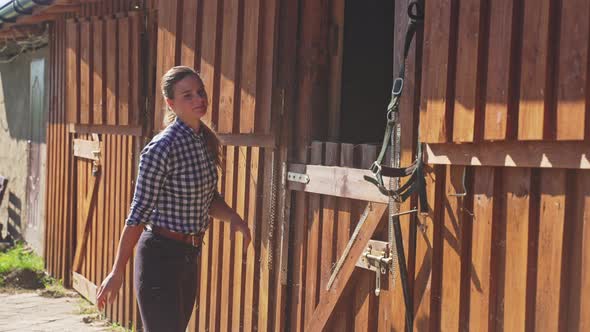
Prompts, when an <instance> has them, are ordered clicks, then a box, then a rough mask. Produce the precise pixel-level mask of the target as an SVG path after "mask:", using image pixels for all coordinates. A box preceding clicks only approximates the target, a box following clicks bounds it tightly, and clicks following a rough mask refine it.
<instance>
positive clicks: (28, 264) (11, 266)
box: [0, 243, 43, 275]
mask: <svg viewBox="0 0 590 332" xmlns="http://www.w3.org/2000/svg"><path fill="white" fill-rule="evenodd" d="M16 269H24V270H31V271H43V258H41V257H39V256H37V255H35V253H33V251H32V250H30V249H28V248H26V247H25V246H24V245H23V244H22V243H17V244H16V245H15V246H14V247H13V248H11V249H9V250H8V251H7V252H5V253H0V275H6V274H8V273H10V272H11V271H14V270H16Z"/></svg>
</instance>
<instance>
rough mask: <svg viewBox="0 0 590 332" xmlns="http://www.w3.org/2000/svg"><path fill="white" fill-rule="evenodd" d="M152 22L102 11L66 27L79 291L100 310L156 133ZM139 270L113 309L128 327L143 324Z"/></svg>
mask: <svg viewBox="0 0 590 332" xmlns="http://www.w3.org/2000/svg"><path fill="white" fill-rule="evenodd" d="M105 10H106V9H105ZM92 14H95V15H97V16H92ZM102 15H104V16H102ZM144 22H145V16H144V15H143V14H142V13H141V12H122V13H118V14H116V15H112V14H110V13H108V12H106V13H103V14H101V12H100V11H94V12H89V13H88V18H79V19H70V20H68V21H67V22H66V25H65V36H66V39H65V43H66V57H65V63H66V79H67V81H66V86H67V89H66V121H67V123H68V130H69V132H70V134H69V135H70V137H71V139H72V142H73V147H72V152H73V155H74V157H75V159H74V160H73V167H72V179H71V181H73V192H72V200H73V214H72V216H73V217H74V219H73V222H72V225H73V227H74V229H73V235H74V237H73V248H75V250H74V252H73V254H74V255H73V263H72V269H71V271H72V281H73V282H72V284H73V287H74V288H75V289H76V290H77V291H78V292H80V294H82V295H83V296H85V297H86V298H87V299H88V300H90V301H91V302H93V303H94V302H95V300H96V298H95V296H96V288H97V285H98V284H100V283H101V282H102V280H103V279H104V277H105V276H106V275H107V274H108V273H109V272H110V271H111V269H112V264H113V261H114V258H115V256H116V249H117V246H118V242H119V238H120V235H121V230H122V229H123V227H124V220H125V217H126V213H127V211H128V208H129V205H130V203H131V198H132V193H133V186H134V177H135V168H136V165H137V157H138V153H139V151H140V148H141V144H142V139H141V136H142V133H143V127H144V126H147V125H149V121H145V120H146V119H149V117H147V116H145V113H144V112H145V111H144V108H143V107H144V105H145V98H146V93H145V91H143V90H144V89H145V86H144V82H145V81H147V80H148V78H149V77H150V76H149V74H146V73H145V69H144V63H145V61H146V60H147V59H148V58H149V57H148V56H146V55H145V54H143V52H142V47H143V46H142V34H143V33H144V31H145V27H144ZM148 72H149V71H148ZM132 267H133V259H131V261H130V262H129V263H128V265H127V269H126V271H125V280H124V283H123V287H122V290H121V293H120V294H119V297H118V299H117V301H116V302H115V304H114V305H112V306H111V305H109V306H107V309H106V310H107V316H108V317H109V318H110V319H112V320H114V321H118V322H119V323H120V324H122V325H124V326H130V324H132V325H134V326H137V324H138V312H137V305H136V301H135V297H134V294H133V283H132Z"/></svg>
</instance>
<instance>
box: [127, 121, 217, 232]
mask: <svg viewBox="0 0 590 332" xmlns="http://www.w3.org/2000/svg"><path fill="white" fill-rule="evenodd" d="M217 178H218V175H217V170H216V167H215V162H214V160H213V158H212V156H211V154H210V153H209V150H208V149H207V146H206V143H205V139H204V137H203V131H202V130H201V131H200V132H199V133H198V134H197V133H195V132H194V131H193V130H192V129H191V128H190V127H189V126H188V125H187V124H186V123H184V122H182V121H181V120H180V119H177V120H176V121H175V122H174V123H172V124H170V125H169V126H168V127H167V128H166V129H165V130H164V131H162V132H161V133H159V134H158V135H156V136H155V137H154V138H153V139H152V140H151V142H149V143H148V144H147V145H146V146H145V147H144V148H143V150H142V151H141V155H140V160H139V173H138V175H137V182H136V185H135V194H134V195H133V202H132V203H131V208H130V212H129V215H128V217H127V219H126V221H125V223H126V224H127V225H139V224H140V223H149V224H153V225H156V226H161V227H165V228H167V229H169V230H172V231H177V232H182V233H195V234H200V233H203V232H205V230H206V229H207V226H208V225H209V220H210V217H209V207H210V205H211V202H212V200H213V198H214V197H216V196H218V195H219V193H218V192H217Z"/></svg>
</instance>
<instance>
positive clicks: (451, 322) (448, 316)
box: [440, 166, 464, 331]
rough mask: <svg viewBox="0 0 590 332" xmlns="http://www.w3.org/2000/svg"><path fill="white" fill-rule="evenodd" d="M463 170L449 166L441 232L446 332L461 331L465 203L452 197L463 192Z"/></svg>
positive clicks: (442, 296)
mask: <svg viewBox="0 0 590 332" xmlns="http://www.w3.org/2000/svg"><path fill="white" fill-rule="evenodd" d="M463 172H464V168H463V167H462V166H449V169H448V170H447V178H446V186H445V188H446V190H445V197H444V198H443V199H444V221H443V225H444V226H443V229H442V232H443V233H442V237H443V247H442V250H443V252H442V292H441V299H440V301H441V320H440V328H441V330H444V331H454V330H459V326H460V322H459V314H460V301H461V295H462V294H461V292H460V291H458V289H457V288H458V286H459V285H460V284H461V251H462V249H463V245H464V243H463V237H464V234H463V233H462V228H463V222H464V220H462V219H463V218H462V217H461V215H460V214H461V212H460V211H462V209H463V208H464V201H463V198H461V197H456V196H452V195H455V194H459V193H461V192H463V187H462V185H461V179H462V176H463Z"/></svg>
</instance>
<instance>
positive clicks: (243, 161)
mask: <svg viewBox="0 0 590 332" xmlns="http://www.w3.org/2000/svg"><path fill="white" fill-rule="evenodd" d="M236 150H237V154H238V156H237V168H236V172H235V173H236V181H237V195H236V205H235V209H236V212H237V213H238V214H239V215H240V216H241V217H242V219H244V220H245V221H246V222H248V221H247V220H248V219H247V217H246V206H247V204H248V201H247V193H248V189H249V188H248V185H249V181H248V173H249V172H248V171H249V167H248V166H249V162H250V160H249V158H250V151H249V150H250V149H249V148H248V147H236ZM243 243H244V238H243V236H242V235H238V236H236V237H235V240H234V246H235V249H234V257H233V264H234V273H233V281H232V283H233V288H234V292H233V299H232V301H231V302H230V305H231V306H232V309H231V313H232V316H231V320H232V323H231V326H233V328H234V329H239V330H243V328H244V327H243V324H242V322H243V320H242V317H243V316H242V307H243V306H244V303H243V300H244V291H245V289H244V281H245V271H244V269H245V265H246V253H247V250H246V252H244V244H243Z"/></svg>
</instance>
